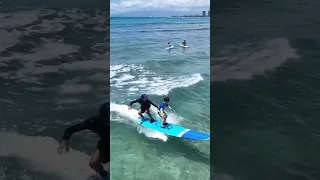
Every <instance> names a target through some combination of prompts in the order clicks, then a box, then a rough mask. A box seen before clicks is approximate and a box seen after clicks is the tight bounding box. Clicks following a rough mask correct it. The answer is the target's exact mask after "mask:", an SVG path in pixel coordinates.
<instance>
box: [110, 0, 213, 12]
mask: <svg viewBox="0 0 320 180" xmlns="http://www.w3.org/2000/svg"><path fill="white" fill-rule="evenodd" d="M209 7H210V0H110V11H111V12H110V14H111V15H113V14H120V13H127V12H132V11H141V10H146V9H148V10H166V11H168V10H170V11H193V12H194V11H200V12H199V13H201V11H202V10H204V11H208V10H209Z"/></svg>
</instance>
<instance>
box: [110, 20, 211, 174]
mask: <svg viewBox="0 0 320 180" xmlns="http://www.w3.org/2000/svg"><path fill="white" fill-rule="evenodd" d="M209 26H210V21H209V18H111V25H110V42H111V44H110V53H111V54H110V66H111V67H110V78H111V79H110V87H111V90H110V91H111V94H110V98H111V103H112V104H111V110H112V112H111V120H112V124H111V162H113V163H111V167H110V168H111V179H121V178H123V177H124V176H125V177H126V179H142V180H144V179H145V180H149V179H155V180H157V179H170V180H175V179H179V180H180V179H185V180H188V179H190V180H194V179H201V180H205V179H209V175H210V172H209V164H210V163H209V159H210V143H209V141H189V140H184V139H180V138H175V137H168V136H166V135H164V134H161V133H159V132H155V131H152V130H149V129H146V128H144V127H141V126H139V125H137V124H136V123H135V117H136V116H137V114H136V113H137V110H135V109H138V108H139V106H138V105H136V106H134V109H133V110H131V111H128V107H127V105H128V103H129V102H130V101H131V100H133V99H136V98H138V97H139V96H140V94H141V93H147V94H148V95H149V99H150V100H151V101H153V102H154V103H156V104H160V103H161V101H162V99H163V97H164V96H165V95H168V96H169V97H170V106H171V107H172V108H173V111H170V110H167V113H168V115H169V118H168V122H169V123H170V122H171V123H175V124H179V125H181V126H184V127H187V128H190V129H195V130H198V131H201V132H207V133H209V132H210V129H209V128H210V119H209V117H210V114H209V112H210V105H209V103H210V100H209V98H210V76H209V73H210V61H209V56H210V50H209V49H210V35H209V34H210V27H209ZM183 40H186V41H187V43H188V45H189V46H190V48H187V49H183V48H181V47H180V46H179V44H180V43H181V42H182V41H183ZM168 42H170V43H171V44H172V45H175V48H173V49H171V50H166V49H165V48H166V45H167V43H168ZM152 110H153V116H154V117H155V118H158V116H157V115H156V113H155V110H154V109H152ZM115 162H117V163H115Z"/></svg>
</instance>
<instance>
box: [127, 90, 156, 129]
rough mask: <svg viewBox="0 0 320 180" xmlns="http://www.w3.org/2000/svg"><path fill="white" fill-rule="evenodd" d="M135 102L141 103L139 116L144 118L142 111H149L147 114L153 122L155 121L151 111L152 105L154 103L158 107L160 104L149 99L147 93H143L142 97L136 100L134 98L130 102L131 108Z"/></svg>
mask: <svg viewBox="0 0 320 180" xmlns="http://www.w3.org/2000/svg"><path fill="white" fill-rule="evenodd" d="M134 103H139V104H140V105H141V107H140V110H139V112H138V114H139V116H140V117H141V118H144V116H143V115H142V113H147V115H148V116H149V117H150V122H151V123H153V122H154V119H153V117H152V115H151V113H150V111H149V109H150V107H151V105H153V106H154V107H156V108H157V109H158V106H157V105H155V104H154V103H153V102H151V101H150V100H149V99H148V96H147V95H146V94H142V95H141V96H140V98H138V99H136V100H133V101H131V102H130V104H129V110H131V109H132V107H131V106H132V104H134Z"/></svg>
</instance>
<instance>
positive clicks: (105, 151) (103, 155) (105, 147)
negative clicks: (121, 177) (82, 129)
mask: <svg viewBox="0 0 320 180" xmlns="http://www.w3.org/2000/svg"><path fill="white" fill-rule="evenodd" d="M97 149H99V154H100V159H101V162H102V163H103V164H106V163H108V162H109V161H110V146H109V142H104V141H102V140H100V141H99V142H98V146H97Z"/></svg>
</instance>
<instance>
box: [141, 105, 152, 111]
mask: <svg viewBox="0 0 320 180" xmlns="http://www.w3.org/2000/svg"><path fill="white" fill-rule="evenodd" d="M150 107H151V105H150V104H149V105H144V106H141V107H140V110H141V113H144V112H146V110H149V109H150Z"/></svg>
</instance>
